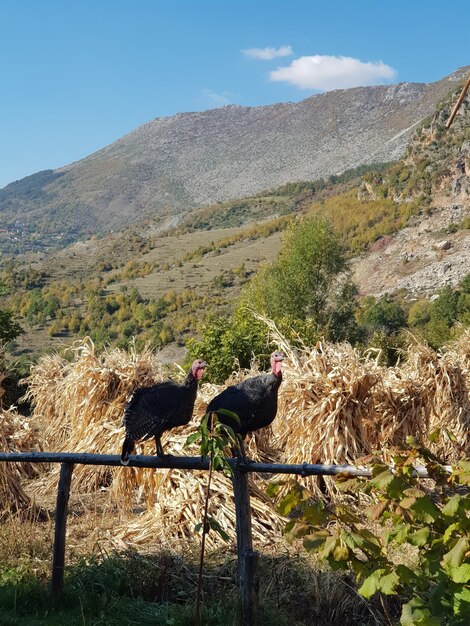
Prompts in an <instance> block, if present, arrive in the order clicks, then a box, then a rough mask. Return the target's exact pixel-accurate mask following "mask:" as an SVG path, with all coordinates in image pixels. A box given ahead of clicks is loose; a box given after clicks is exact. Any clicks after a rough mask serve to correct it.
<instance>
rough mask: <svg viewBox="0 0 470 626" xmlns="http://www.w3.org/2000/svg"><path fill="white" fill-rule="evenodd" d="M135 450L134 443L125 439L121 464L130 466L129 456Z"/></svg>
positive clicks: (127, 438)
mask: <svg viewBox="0 0 470 626" xmlns="http://www.w3.org/2000/svg"><path fill="white" fill-rule="evenodd" d="M133 450H134V441H133V440H132V439H129V437H126V438H125V439H124V443H123V444H122V452H121V464H122V465H129V454H131V453H132V452H133Z"/></svg>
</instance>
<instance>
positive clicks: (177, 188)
mask: <svg viewBox="0 0 470 626" xmlns="http://www.w3.org/2000/svg"><path fill="white" fill-rule="evenodd" d="M465 71H466V70H465V68H464V69H462V70H459V71H457V72H455V73H454V74H452V75H451V76H448V77H446V78H444V79H442V80H440V81H437V82H435V83H430V84H420V83H402V84H399V85H391V86H378V87H359V88H354V89H346V90H338V91H333V92H328V93H324V94H320V95H315V96H311V97H310V98H307V99H305V100H303V101H301V102H296V103H283V104H275V105H270V106H260V107H239V106H226V107H222V108H220V109H213V110H209V111H204V112H201V113H181V114H178V115H175V116H173V117H168V118H157V119H155V120H153V121H151V122H149V123H147V124H145V125H143V126H141V127H139V128H137V129H136V130H135V131H133V132H131V133H130V134H128V135H126V136H125V137H123V138H121V139H119V140H118V141H116V142H114V143H113V144H111V145H110V146H107V147H106V148H104V149H102V150H100V151H98V152H96V153H94V154H92V155H90V156H89V157H87V158H85V159H83V160H82V161H79V162H77V163H72V164H70V165H68V166H66V167H63V168H60V169H57V170H54V171H46V172H39V173H38V174H35V175H33V176H30V177H27V178H26V179H22V180H21V181H17V182H15V183H11V184H10V185H7V187H5V188H4V189H2V190H0V215H1V217H2V222H3V223H4V224H7V225H8V224H20V225H21V226H22V227H23V228H25V229H26V230H27V231H28V232H33V233H34V232H36V233H37V234H38V236H39V237H40V236H41V234H42V235H44V234H47V235H53V236H60V237H62V238H63V239H62V241H61V242H60V243H67V242H70V241H73V240H76V239H78V238H80V237H83V236H85V235H90V234H96V233H105V232H109V231H110V230H116V229H119V228H121V227H123V226H126V225H127V224H129V223H133V222H137V221H139V220H141V219H145V218H151V219H155V220H157V222H158V223H159V224H160V225H164V224H165V223H171V224H174V223H175V221H177V220H178V219H179V218H180V217H181V216H183V215H185V214H187V213H188V212H190V211H191V210H192V209H194V208H195V207H199V206H202V205H206V204H211V203H214V202H217V201H223V200H225V199H227V198H235V197H242V196H246V195H250V194H253V193H256V192H258V191H260V190H263V189H270V188H273V187H276V186H279V185H281V184H283V183H287V182H291V181H299V180H313V179H317V178H319V177H322V176H328V175H331V174H336V173H339V172H342V171H344V170H346V169H348V168H353V167H356V166H358V165H361V164H363V163H371V162H376V161H390V160H396V159H398V158H399V157H400V156H401V155H402V154H403V151H404V149H405V147H406V145H407V142H408V140H409V137H410V135H411V134H412V132H413V129H414V128H415V127H416V126H417V125H418V124H419V122H420V121H421V120H422V119H423V118H424V117H426V116H427V115H429V114H431V113H432V112H433V111H434V109H435V106H436V103H437V102H438V101H439V100H440V99H442V98H443V97H444V95H445V94H446V93H447V92H448V91H449V89H450V88H451V87H452V85H453V84H455V82H456V81H458V80H460V79H461V78H462V76H463V75H464V74H465Z"/></svg>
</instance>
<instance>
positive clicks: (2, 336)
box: [0, 309, 23, 343]
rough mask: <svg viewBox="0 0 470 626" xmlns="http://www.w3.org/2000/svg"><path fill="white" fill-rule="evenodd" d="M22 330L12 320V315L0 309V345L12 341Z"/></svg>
mask: <svg viewBox="0 0 470 626" xmlns="http://www.w3.org/2000/svg"><path fill="white" fill-rule="evenodd" d="M22 332H23V329H22V328H21V326H20V325H19V324H18V322H16V321H15V320H14V319H13V313H11V312H10V311H7V310H5V309H3V310H2V309H0V343H2V342H8V341H14V340H15V339H16V338H17V337H18V336H19V335H21V333H22Z"/></svg>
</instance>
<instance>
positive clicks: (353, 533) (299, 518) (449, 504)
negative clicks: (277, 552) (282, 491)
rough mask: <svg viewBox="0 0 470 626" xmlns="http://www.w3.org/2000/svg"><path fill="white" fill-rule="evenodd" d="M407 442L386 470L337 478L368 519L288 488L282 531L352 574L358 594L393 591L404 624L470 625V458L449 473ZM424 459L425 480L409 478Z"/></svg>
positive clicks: (299, 488)
mask: <svg viewBox="0 0 470 626" xmlns="http://www.w3.org/2000/svg"><path fill="white" fill-rule="evenodd" d="M409 444H410V449H408V450H407V451H405V452H403V451H401V452H397V453H396V454H395V455H394V457H393V463H394V468H393V472H392V471H391V469H390V468H389V467H388V466H386V465H383V464H380V463H378V464H376V465H375V466H374V467H373V476H372V478H370V479H362V478H354V479H350V478H347V477H342V478H341V477H340V478H339V479H338V480H339V481H340V482H341V484H342V489H343V490H344V491H347V492H349V493H350V494H354V495H355V496H356V498H357V503H358V504H359V505H361V508H362V509H363V508H364V504H365V503H364V500H367V508H365V513H366V516H367V518H364V516H363V515H362V514H360V513H356V512H354V510H353V508H352V507H351V506H350V505H348V506H346V505H345V504H344V503H331V504H324V503H323V502H313V501H312V499H311V497H310V494H309V493H308V492H307V490H306V489H305V488H303V487H302V486H301V485H300V484H299V483H295V484H294V485H293V487H292V489H291V490H290V491H289V492H288V493H287V495H284V497H283V498H282V500H281V501H280V503H279V511H280V513H282V514H283V515H289V516H290V517H291V519H290V521H289V522H288V523H287V526H286V528H285V532H286V534H287V535H288V536H289V537H290V538H292V539H296V538H302V540H303V545H304V547H305V548H306V549H307V550H308V551H310V552H314V553H316V554H317V555H318V556H319V557H320V560H322V561H325V562H327V563H329V565H330V566H331V567H332V568H333V569H335V570H338V569H345V570H352V571H353V572H354V573H355V574H356V577H357V582H358V583H360V587H359V593H360V594H361V595H362V596H364V597H366V598H370V597H372V596H373V595H374V594H375V593H381V594H384V595H395V594H399V595H400V596H401V600H402V601H403V605H402V611H401V617H400V623H401V624H402V625H403V626H414V625H416V626H417V625H419V626H439V625H446V626H460V625H461V626H463V625H464V624H468V623H470V586H469V581H470V559H469V557H470V519H469V511H470V496H469V487H470V461H469V460H461V461H460V462H459V463H458V464H457V465H456V466H455V467H454V468H453V470H452V473H449V472H448V471H446V469H445V468H444V467H443V466H442V465H440V463H439V462H438V461H437V459H436V457H434V456H433V455H432V454H431V453H430V452H428V451H427V450H425V449H423V448H419V447H418V446H417V445H416V444H415V442H414V441H410V442H409ZM423 462H424V463H425V465H426V468H427V471H428V476H429V477H430V479H431V480H429V479H420V478H418V477H417V476H416V471H415V468H414V466H415V465H417V464H421V463H423ZM430 482H432V488H430V487H429V483H430ZM270 491H271V495H275V493H276V491H277V486H276V485H271V487H270ZM362 494H366V496H367V497H364V495H362ZM361 499H362V500H363V501H362V502H361ZM371 501H372V503H371ZM357 510H358V511H359V510H360V509H359V508H358V509H357ZM371 528H373V529H374V531H375V532H373V531H372V530H371Z"/></svg>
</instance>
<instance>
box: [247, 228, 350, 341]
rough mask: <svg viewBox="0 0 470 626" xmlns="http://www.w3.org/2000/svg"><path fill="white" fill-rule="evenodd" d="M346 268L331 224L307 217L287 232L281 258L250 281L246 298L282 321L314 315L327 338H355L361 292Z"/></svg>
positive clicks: (261, 311) (344, 258) (317, 325)
mask: <svg viewBox="0 0 470 626" xmlns="http://www.w3.org/2000/svg"><path fill="white" fill-rule="evenodd" d="M346 269H347V261H346V255H345V251H344V248H343V246H342V245H341V243H340V241H339V239H338V238H337V237H336V235H335V234H334V233H333V231H332V228H331V226H330V224H329V222H328V221H327V220H325V219H322V218H319V217H312V218H308V219H304V220H303V221H301V222H298V223H295V224H293V225H292V226H290V228H289V229H288V230H287V232H286V233H285V236H284V239H283V242H282V246H281V250H280V252H279V255H278V257H277V259H276V260H275V261H274V262H273V263H271V264H269V265H266V266H265V267H264V268H263V269H262V270H261V271H260V272H259V273H258V274H257V276H256V277H255V278H254V279H253V281H252V282H251V283H250V284H249V285H248V287H247V288H246V289H245V290H244V293H243V295H242V302H244V303H246V304H247V305H249V306H251V307H253V308H254V309H255V310H257V311H259V312H260V313H263V314H264V315H267V316H268V317H270V318H272V319H274V320H276V321H277V320H281V319H284V318H286V317H287V318H289V319H291V320H293V321H294V324H295V320H306V319H310V320H312V321H313V322H314V323H315V325H316V327H317V329H318V332H319V333H321V334H323V335H324V336H325V337H327V338H330V339H334V340H337V341H341V340H344V339H351V336H354V334H355V330H356V323H355V319H354V314H353V311H354V308H355V299H356V293H357V292H356V288H355V286H354V285H353V283H352V282H351V280H350V279H349V277H348V275H347V272H346ZM354 338H355V337H354Z"/></svg>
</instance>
